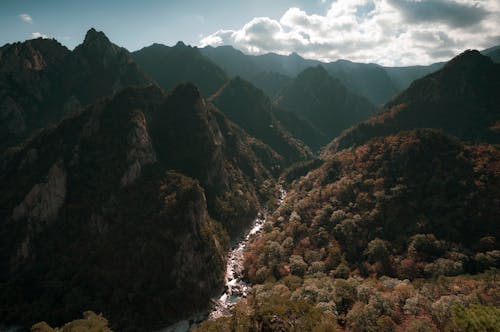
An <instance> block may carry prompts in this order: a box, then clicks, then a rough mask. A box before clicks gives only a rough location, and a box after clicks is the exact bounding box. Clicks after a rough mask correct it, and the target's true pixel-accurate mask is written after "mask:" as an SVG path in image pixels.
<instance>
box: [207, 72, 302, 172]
mask: <svg viewBox="0 0 500 332" xmlns="http://www.w3.org/2000/svg"><path fill="white" fill-rule="evenodd" d="M212 101H213V103H214V104H215V105H216V106H217V107H218V108H219V109H220V110H221V111H222V112H223V113H224V114H226V116H227V117H229V119H231V120H232V121H234V122H235V123H236V124H238V125H239V126H240V127H242V128H243V129H245V130H246V131H247V132H248V133H249V134H250V135H252V136H254V137H256V138H258V139H260V140H261V141H262V142H264V143H266V144H268V145H269V146H270V147H271V148H273V149H274V150H275V151H276V152H278V153H279V154H280V155H282V156H283V157H284V158H285V159H286V160H287V163H288V164H289V163H292V162H297V161H301V160H305V159H307V158H309V157H311V152H310V150H309V149H308V148H307V147H306V146H304V144H303V143H302V142H300V141H298V140H297V139H295V138H294V137H293V136H292V135H291V134H290V133H289V132H288V131H287V130H286V129H285V128H284V127H283V126H282V125H281V124H280V123H279V122H278V121H277V119H276V117H275V115H274V106H273V105H272V103H271V101H270V100H269V98H267V96H265V95H264V93H263V92H262V91H260V90H259V89H257V88H255V87H254V86H253V85H252V84H250V83H249V82H246V81H244V80H243V79H241V78H239V77H237V78H235V79H232V80H231V81H230V82H228V84H226V85H224V87H223V88H222V89H221V90H220V91H218V92H217V93H216V94H215V95H214V96H213V98H212ZM283 166H285V165H283Z"/></svg>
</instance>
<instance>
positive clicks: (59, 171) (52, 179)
mask: <svg viewBox="0 0 500 332" xmlns="http://www.w3.org/2000/svg"><path fill="white" fill-rule="evenodd" d="M66 180H67V175H66V170H65V169H64V165H63V163H62V162H61V161H59V162H56V163H55V164H54V165H52V167H51V168H50V169H49V173H48V174H47V181H46V182H44V183H38V184H36V185H35V186H33V188H32V189H31V190H30V191H29V193H28V194H27V195H26V197H25V198H24V200H23V201H22V202H21V203H20V204H19V205H17V206H16V207H15V208H14V210H13V212H12V219H14V220H20V219H24V218H26V219H28V220H30V221H51V220H54V219H55V218H57V214H58V212H59V209H60V208H61V206H62V205H63V204H64V200H65V198H66V190H67V188H66Z"/></svg>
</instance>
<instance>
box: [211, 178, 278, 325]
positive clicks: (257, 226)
mask: <svg viewBox="0 0 500 332" xmlns="http://www.w3.org/2000/svg"><path fill="white" fill-rule="evenodd" d="M285 196H286V191H285V190H284V189H283V188H282V187H280V193H279V199H278V206H279V205H281V203H283V200H284V199H285ZM268 213H269V212H268V211H267V210H261V211H260V212H259V214H258V215H257V218H256V219H255V220H254V222H253V224H252V226H251V227H250V229H249V230H248V231H247V233H246V234H245V235H244V236H243V237H242V238H241V240H240V241H238V242H237V243H236V245H235V246H233V249H232V250H231V251H230V252H229V256H228V259H227V265H226V277H225V284H226V286H225V291H224V293H223V294H222V295H221V296H220V297H218V298H215V299H212V302H213V306H212V310H211V312H210V314H209V315H208V319H217V318H219V317H223V316H227V315H229V314H230V313H231V309H232V308H233V306H234V305H235V304H236V303H237V302H238V301H239V300H240V299H242V298H244V297H246V296H247V294H248V292H249V291H250V288H251V285H250V284H248V283H247V282H246V281H245V279H244V266H243V262H244V259H245V252H246V251H247V249H248V245H249V244H250V243H251V242H252V241H253V240H254V239H255V237H256V236H259V235H260V233H261V232H262V227H263V226H264V223H265V222H266V219H267V216H268Z"/></svg>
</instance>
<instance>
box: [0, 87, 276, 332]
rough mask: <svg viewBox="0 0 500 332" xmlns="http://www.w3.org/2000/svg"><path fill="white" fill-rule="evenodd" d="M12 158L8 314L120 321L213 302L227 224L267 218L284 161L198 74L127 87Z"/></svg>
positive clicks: (149, 322) (170, 314)
mask: <svg viewBox="0 0 500 332" xmlns="http://www.w3.org/2000/svg"><path fill="white" fill-rule="evenodd" d="M1 157H2V158H0V161H1V164H0V169H1V172H0V174H1V175H0V185H1V186H2V188H7V187H10V188H12V190H9V191H3V192H2V194H1V195H0V203H1V206H2V209H1V210H0V238H1V239H2V241H0V242H1V244H0V269H1V270H2V271H4V272H3V273H2V274H1V275H0V301H1V302H2V303H8V304H9V305H8V307H7V306H2V307H0V316H1V317H2V321H3V322H5V323H10V324H21V325H23V326H27V325H31V324H33V323H34V322H36V321H41V320H46V321H48V322H49V323H50V324H51V325H60V324H61V323H62V322H64V321H68V320H71V319H72V317H75V316H76V315H79V313H81V312H83V311H85V310H88V309H91V310H95V311H96V312H102V313H104V315H105V316H106V317H107V318H109V319H110V324H111V327H112V328H113V329H118V330H120V331H137V330H154V329H158V328H161V327H164V326H166V325H169V324H170V323H172V322H174V321H177V320H179V319H181V318H184V317H186V316H187V315H188V314H189V313H193V312H195V311H197V310H202V309H204V308H206V306H207V305H208V301H209V299H210V297H212V296H214V295H215V294H216V293H217V292H218V291H220V289H221V287H222V281H223V275H224V268H225V257H224V256H225V252H226V250H227V249H228V246H229V242H228V240H229V239H228V237H227V233H230V234H232V235H234V236H235V235H237V234H239V231H240V230H241V229H243V228H245V227H246V226H247V225H248V223H249V222H250V221H251V220H252V219H253V218H254V217H255V215H256V213H257V210H258V207H259V198H264V197H263V196H262V195H261V194H260V192H259V190H260V189H261V188H260V186H261V184H262V183H264V181H265V180H269V179H270V178H271V173H272V172H273V168H275V167H276V166H277V165H279V164H281V163H282V160H281V159H280V158H281V157H280V156H278V155H277V154H276V153H275V152H274V151H273V150H271V149H270V148H269V147H267V146H266V145H265V144H263V143H262V142H260V141H258V140H256V139H255V138H253V137H250V136H248V134H246V133H245V132H243V130H241V129H240V128H238V127H237V126H236V125H234V124H233V123H231V122H230V121H229V120H227V118H226V117H225V116H224V115H223V114H222V113H220V112H219V111H218V110H217V109H215V108H214V107H213V106H212V105H211V104H210V103H208V102H206V101H205V100H204V99H202V98H201V95H200V93H199V91H198V89H197V88H196V87H194V86H192V85H190V84H187V85H181V86H179V87H177V88H176V89H174V91H173V92H172V94H171V95H166V94H165V93H164V92H163V91H162V90H161V89H160V88H158V87H156V86H149V87H145V88H138V87H135V88H127V89H125V90H123V91H121V92H118V93H116V94H115V95H114V96H112V97H108V98H105V99H103V100H101V101H99V102H97V103H95V104H93V105H91V106H89V107H87V108H86V109H85V110H84V111H82V112H80V113H78V114H77V115H75V116H73V117H70V118H68V119H65V120H64V121H62V122H61V123H59V124H58V125H57V126H55V127H52V128H48V129H44V130H42V131H41V132H40V133H39V134H37V135H34V136H33V137H32V138H31V139H30V140H28V141H25V142H23V143H22V144H21V145H19V146H18V147H16V148H13V149H9V150H8V151H7V152H6V153H4V154H3V155H2V156H1ZM212 218H215V219H216V220H218V221H215V220H214V219H212ZM40 276H43V277H40ZM19 294H22V296H19Z"/></svg>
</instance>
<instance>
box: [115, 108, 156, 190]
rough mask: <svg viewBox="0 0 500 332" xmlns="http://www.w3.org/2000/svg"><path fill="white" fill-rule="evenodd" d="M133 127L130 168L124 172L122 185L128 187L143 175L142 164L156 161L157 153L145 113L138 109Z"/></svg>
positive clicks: (128, 152)
mask: <svg viewBox="0 0 500 332" xmlns="http://www.w3.org/2000/svg"><path fill="white" fill-rule="evenodd" d="M131 122H132V123H133V129H132V130H131V131H130V133H129V135H128V146H129V150H128V151H127V163H128V164H129V167H128V170H127V171H126V172H125V174H123V176H122V179H121V186H122V188H123V187H126V186H128V185H130V184H132V183H134V181H135V180H136V179H137V178H138V177H139V176H140V175H141V169H142V166H144V165H147V164H151V163H154V162H156V154H155V152H154V149H153V144H152V143H151V138H150V137H149V133H148V128H147V123H146V118H145V116H144V113H142V112H139V111H137V112H136V113H135V114H134V116H133V117H132V120H131Z"/></svg>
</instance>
